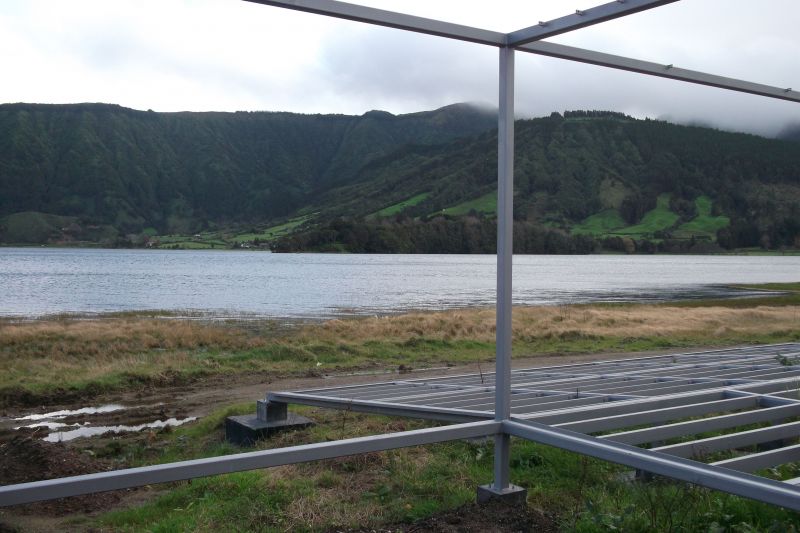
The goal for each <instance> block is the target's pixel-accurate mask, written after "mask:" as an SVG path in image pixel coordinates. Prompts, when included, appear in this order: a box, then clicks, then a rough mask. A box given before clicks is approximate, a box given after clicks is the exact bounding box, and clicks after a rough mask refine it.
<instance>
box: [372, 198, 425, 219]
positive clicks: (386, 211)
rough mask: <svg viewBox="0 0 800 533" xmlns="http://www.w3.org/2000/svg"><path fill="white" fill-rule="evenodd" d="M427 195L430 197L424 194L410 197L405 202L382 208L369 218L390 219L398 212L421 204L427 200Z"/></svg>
mask: <svg viewBox="0 0 800 533" xmlns="http://www.w3.org/2000/svg"><path fill="white" fill-rule="evenodd" d="M429 195H430V193H427V192H424V193H422V194H418V195H416V196H412V197H411V198H409V199H407V200H403V201H402V202H398V203H396V204H393V205H390V206H388V207H384V208H383V209H381V210H380V211H376V212H375V213H373V214H371V215H369V216H377V217H391V216H394V215H396V214H398V213H399V212H401V211H402V210H403V209H405V208H406V207H411V206H415V205H417V204H419V203H421V202H423V201H424V200H425V199H426V198H428V196H429Z"/></svg>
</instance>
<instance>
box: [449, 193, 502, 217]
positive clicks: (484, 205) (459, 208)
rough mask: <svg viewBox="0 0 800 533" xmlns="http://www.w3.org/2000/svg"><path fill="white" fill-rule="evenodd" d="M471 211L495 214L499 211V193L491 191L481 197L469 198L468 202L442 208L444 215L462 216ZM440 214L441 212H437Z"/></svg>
mask: <svg viewBox="0 0 800 533" xmlns="http://www.w3.org/2000/svg"><path fill="white" fill-rule="evenodd" d="M470 211H475V212H477V213H486V214H493V213H497V193H496V192H489V193H486V194H484V195H483V196H481V197H478V198H475V199H474V200H469V201H467V202H463V203H460V204H458V205H454V206H452V207H448V208H446V209H442V210H441V214H443V215H451V216H460V215H467V214H469V213H470ZM435 214H439V213H435Z"/></svg>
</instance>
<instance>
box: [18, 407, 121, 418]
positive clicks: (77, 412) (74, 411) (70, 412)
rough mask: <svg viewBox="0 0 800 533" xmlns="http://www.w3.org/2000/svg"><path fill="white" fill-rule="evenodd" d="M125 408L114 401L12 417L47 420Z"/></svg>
mask: <svg viewBox="0 0 800 533" xmlns="http://www.w3.org/2000/svg"><path fill="white" fill-rule="evenodd" d="M125 409H127V407H125V406H124V405H119V404H116V403H110V404H107V405H101V406H99V407H82V408H80V409H64V410H62V411H53V412H51V413H42V414H39V415H28V416H21V417H19V418H14V419H13V420H47V419H54V418H55V419H58V418H66V417H68V416H75V415H96V414H102V413H113V412H114V411H123V410H125Z"/></svg>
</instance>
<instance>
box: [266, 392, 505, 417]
mask: <svg viewBox="0 0 800 533" xmlns="http://www.w3.org/2000/svg"><path fill="white" fill-rule="evenodd" d="M267 401H271V402H278V403H294V404H299V405H311V406H314V407H324V408H326V409H340V410H345V411H354V412H360V413H374V414H379V415H387V416H403V417H408V418H419V419H423V420H440V421H443V422H458V423H461V422H475V421H478V420H487V419H491V418H494V412H489V411H469V410H465V409H448V408H446V407H430V406H426V405H407V404H405V405H404V404H394V403H388V402H378V401H372V400H348V399H343V398H332V397H326V396H311V395H306V394H297V393H293V392H271V393H269V394H268V395H267Z"/></svg>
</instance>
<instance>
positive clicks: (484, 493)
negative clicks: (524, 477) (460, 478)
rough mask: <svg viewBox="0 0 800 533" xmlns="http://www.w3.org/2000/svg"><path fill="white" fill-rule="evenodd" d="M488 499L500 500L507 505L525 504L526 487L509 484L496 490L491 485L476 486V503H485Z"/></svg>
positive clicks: (526, 497) (526, 496) (526, 498)
mask: <svg viewBox="0 0 800 533" xmlns="http://www.w3.org/2000/svg"><path fill="white" fill-rule="evenodd" d="M489 500H500V501H502V502H504V503H507V504H509V505H525V504H526V503H527V501H528V489H524V488H522V487H518V486H517V485H509V486H508V487H506V488H505V489H503V490H497V489H495V488H494V486H492V485H481V486H479V487H478V499H477V501H478V503H486V502H488V501H489Z"/></svg>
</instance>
